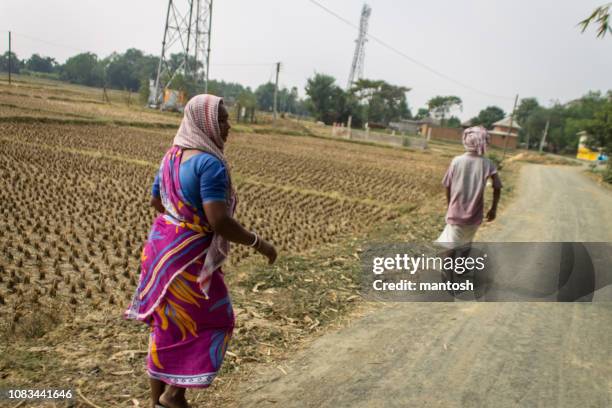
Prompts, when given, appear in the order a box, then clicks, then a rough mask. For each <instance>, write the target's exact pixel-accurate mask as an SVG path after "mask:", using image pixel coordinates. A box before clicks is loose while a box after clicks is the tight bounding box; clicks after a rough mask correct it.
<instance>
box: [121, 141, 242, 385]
mask: <svg viewBox="0 0 612 408" xmlns="http://www.w3.org/2000/svg"><path fill="white" fill-rule="evenodd" d="M182 153H183V152H182V149H181V148H180V147H178V146H174V147H172V148H171V149H170V150H169V151H168V153H166V155H165V157H164V160H163V161H162V166H161V177H160V187H161V189H160V190H161V198H162V202H163V205H164V208H165V210H166V212H165V214H160V215H159V216H158V217H157V218H156V219H155V221H154V223H153V226H152V228H151V232H150V234H149V238H148V240H147V242H146V243H145V245H144V248H143V251H142V258H141V266H142V269H141V275H140V282H139V285H138V288H137V290H136V293H135V295H134V298H133V300H132V303H131V304H130V306H129V308H128V309H127V311H126V312H125V316H126V317H127V318H131V319H137V320H140V321H143V322H145V323H147V324H149V325H150V327H151V334H150V339H149V353H148V357H147V369H148V373H149V376H150V377H152V378H156V379H158V380H161V381H163V382H165V383H167V384H171V385H175V386H179V387H207V386H209V385H210V384H211V383H212V381H213V380H214V378H215V376H216V375H217V373H218V371H219V369H220V367H221V363H222V362H223V357H224V356H225V351H226V348H227V345H228V342H229V340H230V338H231V335H232V331H233V328H234V312H233V309H232V304H231V300H230V297H229V294H228V291H227V287H226V286H225V282H224V279H223V272H222V271H221V268H217V269H216V270H214V271H212V272H211V273H202V271H203V270H204V269H205V268H204V264H205V263H206V256H207V253H208V250H209V248H210V247H211V243H212V241H213V236H214V234H213V232H212V230H211V228H210V226H209V225H208V222H207V221H206V219H205V217H203V216H199V215H198V210H197V209H196V208H195V207H193V206H192V205H191V204H190V203H188V202H187V200H186V199H185V198H184V196H183V193H182V191H181V185H180V178H179V168H180V165H181V159H182Z"/></svg>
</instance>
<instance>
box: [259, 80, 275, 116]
mask: <svg viewBox="0 0 612 408" xmlns="http://www.w3.org/2000/svg"><path fill="white" fill-rule="evenodd" d="M255 98H257V106H258V107H259V109H261V110H263V111H268V112H271V111H272V109H273V108H274V84H273V83H272V82H267V83H265V84H262V85H259V86H258V87H257V89H256V90H255ZM277 102H278V101H277Z"/></svg>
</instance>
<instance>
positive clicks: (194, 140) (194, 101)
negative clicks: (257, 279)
mask: <svg viewBox="0 0 612 408" xmlns="http://www.w3.org/2000/svg"><path fill="white" fill-rule="evenodd" d="M222 100H223V99H222V98H219V97H218V96H214V95H196V96H194V97H193V98H191V99H190V100H189V102H187V105H185V112H184V115H183V121H182V122H181V126H180V127H179V130H178V132H177V133H176V136H175V137H174V142H173V144H174V145H176V146H180V147H182V148H184V149H197V150H201V151H203V152H206V153H209V154H212V155H213V156H215V157H216V158H218V159H219V160H221V161H222V162H223V165H224V166H225V170H226V171H227V176H228V181H229V188H228V191H227V194H226V197H227V198H226V201H227V213H228V215H230V216H233V215H234V210H235V209H236V204H237V202H238V199H237V197H236V192H235V191H234V188H233V186H232V178H231V174H230V167H229V165H228V163H227V161H226V159H225V155H224V153H223V148H224V147H225V142H224V141H223V138H222V137H221V129H220V128H219V104H220V103H221V101H222ZM228 254H229V242H228V241H227V240H226V239H225V238H223V237H222V236H221V235H219V234H216V233H215V235H214V237H213V241H212V243H211V245H210V248H209V250H208V254H207V255H206V259H205V261H204V266H203V268H202V273H201V274H200V279H199V281H201V280H203V279H204V278H205V277H206V276H209V275H211V274H212V272H214V271H215V270H216V269H217V268H219V267H220V266H221V265H222V264H223V262H224V261H225V258H227V255H228Z"/></svg>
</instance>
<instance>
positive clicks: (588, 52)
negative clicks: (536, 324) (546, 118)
mask: <svg viewBox="0 0 612 408" xmlns="http://www.w3.org/2000/svg"><path fill="white" fill-rule="evenodd" d="M175 1H179V2H180V1H181V0H175ZM182 1H185V2H186V0H182ZM319 1H320V2H321V3H323V4H324V5H326V6H327V7H329V8H330V9H332V10H334V11H335V12H337V13H338V14H340V15H342V16H345V17H346V18H348V19H349V20H351V21H354V23H355V24H358V22H359V15H360V12H361V7H362V5H363V2H362V1H361V0H359V1H357V0H319ZM605 2H606V0H573V1H570V0H504V1H501V0H429V1H398V0H369V1H368V4H369V5H370V6H371V7H372V16H371V18H370V33H371V34H372V35H374V36H376V37H377V38H379V39H382V40H383V41H385V42H386V43H388V44H390V45H392V46H393V47H395V48H397V49H398V50H400V51H402V52H403V53H405V54H407V55H409V56H410V57H412V58H414V59H416V60H418V61H420V62H422V63H424V64H426V65H428V66H430V67H432V68H434V69H435V70H437V71H440V72H442V73H443V74H445V75H447V76H450V77H452V78H454V79H456V80H458V81H459V82H462V83H465V84H467V85H468V86H470V87H472V88H476V89H478V90H480V91H483V92H485V93H488V94H494V95H499V96H504V97H503V98H499V97H493V96H487V95H484V94H481V93H479V92H476V91H474V90H471V89H466V88H464V87H462V86H460V85H457V84H456V83H453V82H451V81H448V80H446V79H443V78H440V77H438V76H436V75H435V74H432V73H431V72H429V71H427V70H425V69H423V68H421V67H419V66H418V65H415V64H414V63H412V62H410V61H408V60H407V59H404V58H402V57H400V56H398V55H397V54H395V53H393V52H391V51H389V50H388V49H385V48H384V47H382V46H380V45H379V44H377V43H375V42H374V41H370V42H368V44H367V46H366V60H365V76H366V77H368V78H375V79H384V80H386V81H388V82H391V83H393V84H398V85H404V86H407V87H410V88H412V91H410V92H409V93H408V101H409V104H410V107H411V108H412V110H413V112H416V110H417V109H418V108H419V107H421V106H424V105H425V103H426V101H427V100H428V99H429V98H430V97H432V96H434V95H439V94H442V95H447V94H453V95H458V96H460V97H461V98H462V99H463V101H464V109H463V112H457V114H458V116H459V117H461V118H462V119H468V118H469V117H471V116H474V115H475V114H477V113H478V111H479V110H480V109H482V108H484V107H485V106H487V105H498V106H500V107H502V108H503V109H504V110H505V111H506V112H508V111H510V110H511V109H512V103H513V97H514V95H515V94H516V93H518V94H519V95H520V97H528V96H535V97H537V98H538V99H539V100H540V102H541V103H544V104H548V103H550V101H552V100H560V101H562V102H565V101H568V100H571V99H574V98H577V97H579V96H581V95H582V94H584V93H585V92H586V91H587V90H589V89H591V90H607V89H612V75H611V74H612V37H608V38H605V39H603V40H601V39H596V38H595V34H594V30H592V29H591V30H589V31H588V32H587V33H585V34H580V31H579V29H578V28H577V27H576V24H577V22H578V21H580V20H581V19H582V18H584V17H585V16H586V15H588V14H589V13H590V12H591V11H592V10H593V9H594V8H595V7H596V6H598V5H600V4H602V3H605ZM167 3H168V2H167V0H123V1H119V0H105V1H99V0H97V1H93V0H80V1H76V0H36V1H34V0H0V30H2V37H0V52H4V51H6V49H7V40H6V39H7V34H6V30H9V29H10V30H13V31H14V32H15V34H14V37H13V49H14V51H15V52H16V53H17V55H18V56H19V57H20V58H24V57H29V56H30V54H32V53H34V52H36V53H40V54H43V55H50V56H53V57H56V58H57V59H58V60H59V61H62V62H63V61H64V60H65V59H66V58H67V57H69V56H71V55H74V54H75V53H77V52H78V51H80V50H88V51H93V52H95V53H97V54H98V55H99V56H107V55H108V54H110V53H111V52H112V51H120V52H123V51H125V50H126V49H127V48H131V47H135V48H139V49H141V50H144V51H146V52H148V53H154V54H159V53H160V51H161V39H162V34H163V27H164V19H165V11H166V7H167ZM356 37H357V30H356V29H354V28H351V27H349V26H348V25H346V24H345V23H343V22H341V21H339V20H338V19H336V18H335V17H333V16H331V15H329V14H327V13H325V12H324V11H323V10H321V9H320V8H318V7H316V6H315V5H314V4H312V3H311V2H310V1H308V0H259V1H253V0H215V1H214V11H213V40H212V54H211V78H215V79H223V80H226V81H236V82H240V83H243V84H245V85H250V86H252V87H255V86H257V85H259V84H260V83H263V82H266V81H268V80H270V79H271V78H272V73H273V63H274V62H276V61H281V62H282V63H283V68H282V71H281V79H280V83H281V85H284V86H287V87H291V86H298V87H299V89H300V94H301V95H303V94H304V92H303V87H304V85H305V83H306V79H307V78H308V77H310V76H312V74H313V73H314V72H322V73H326V74H330V75H333V76H334V77H336V78H337V80H338V83H339V84H340V85H341V86H343V87H344V86H345V84H346V81H347V76H348V73H349V69H350V64H351V59H352V55H353V50H354V40H355V38H356ZM32 38H36V39H38V40H34V39H32ZM39 40H44V41H46V42H47V43H44V42H41V41H39ZM49 43H53V44H54V45H52V44H49ZM55 44H56V45H55ZM223 64H267V65H262V66H235V65H234V66H231V65H223Z"/></svg>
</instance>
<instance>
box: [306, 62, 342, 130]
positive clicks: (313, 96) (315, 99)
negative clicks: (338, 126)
mask: <svg viewBox="0 0 612 408" xmlns="http://www.w3.org/2000/svg"><path fill="white" fill-rule="evenodd" d="M306 94H307V95H308V100H307V106H308V110H309V111H310V112H311V114H312V115H313V116H314V117H315V119H317V120H320V121H323V122H324V123H326V124H331V123H333V122H338V121H340V120H341V119H342V117H343V113H344V112H346V111H347V110H348V109H347V108H349V107H350V106H351V104H350V103H348V101H347V95H346V94H345V92H344V91H343V90H342V88H340V87H339V86H338V85H336V79H335V78H334V77H332V76H329V75H325V74H319V73H316V74H315V75H314V77H312V78H309V79H308V80H307V82H306Z"/></svg>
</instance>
